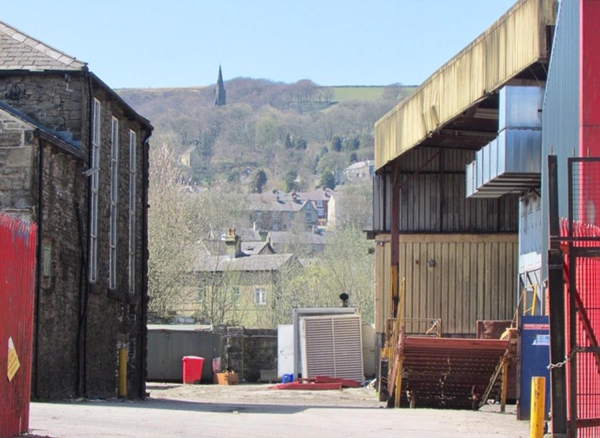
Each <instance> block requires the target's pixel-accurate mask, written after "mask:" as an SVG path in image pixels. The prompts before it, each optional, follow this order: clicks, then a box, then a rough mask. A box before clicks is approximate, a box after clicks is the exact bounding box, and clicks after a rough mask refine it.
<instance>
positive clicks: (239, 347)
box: [215, 327, 277, 382]
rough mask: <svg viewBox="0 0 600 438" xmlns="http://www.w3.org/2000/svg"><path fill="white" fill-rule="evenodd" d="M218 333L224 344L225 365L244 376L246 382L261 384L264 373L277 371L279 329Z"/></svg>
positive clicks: (223, 330) (226, 329) (235, 329)
mask: <svg viewBox="0 0 600 438" xmlns="http://www.w3.org/2000/svg"><path fill="white" fill-rule="evenodd" d="M215 332H216V333H219V334H220V335H221V338H222V341H223V348H222V355H221V358H222V364H223V366H225V367H227V368H228V369H229V370H231V371H235V372H237V373H238V374H240V375H241V377H242V378H243V379H244V380H245V381H246V382H257V381H258V379H259V378H260V371H261V370H276V369H277V330H276V329H246V328H243V327H224V328H217V329H215Z"/></svg>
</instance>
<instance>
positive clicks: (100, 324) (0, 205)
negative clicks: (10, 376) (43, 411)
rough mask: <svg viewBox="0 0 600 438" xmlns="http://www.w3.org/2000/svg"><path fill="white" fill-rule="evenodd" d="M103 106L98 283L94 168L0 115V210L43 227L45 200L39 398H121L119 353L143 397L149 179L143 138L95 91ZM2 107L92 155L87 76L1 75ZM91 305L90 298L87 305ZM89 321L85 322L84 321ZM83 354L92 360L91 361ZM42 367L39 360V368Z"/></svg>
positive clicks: (134, 392)
mask: <svg viewBox="0 0 600 438" xmlns="http://www.w3.org/2000/svg"><path fill="white" fill-rule="evenodd" d="M93 92H94V95H95V96H96V97H97V98H98V99H100V100H101V102H102V126H101V128H102V130H101V156H100V170H99V175H100V196H99V222H98V280H97V281H96V282H95V283H93V284H90V283H88V281H87V279H88V277H87V274H88V268H87V265H86V263H87V259H88V230H89V227H88V221H89V217H88V214H89V212H88V177H86V176H84V175H83V172H84V171H85V170H87V169H88V168H89V163H87V160H82V159H80V158H77V157H75V156H74V155H72V154H69V153H68V152H65V151H64V150H62V149H60V148H58V147H56V146H55V145H52V144H50V143H49V142H46V141H42V140H39V139H37V138H35V137H34V130H35V126H33V125H30V124H28V123H26V122H22V121H20V119H17V118H15V117H13V116H11V115H10V114H9V113H8V112H5V111H2V110H0V209H1V210H7V211H13V212H17V213H19V214H20V215H28V216H29V217H30V218H31V219H33V220H35V221H36V222H39V215H38V211H37V210H38V207H37V206H38V201H39V199H40V195H41V198H42V204H43V212H42V215H43V216H42V219H43V220H42V224H41V242H42V254H43V257H42V259H41V260H38V263H39V264H40V266H42V267H43V269H42V272H41V275H40V279H39V285H40V294H39V320H37V321H36V327H37V331H36V333H37V337H36V339H35V342H36V348H37V351H38V356H37V368H36V369H34V382H33V385H32V388H33V391H34V395H36V394H37V395H38V396H39V397H40V398H43V399H61V398H68V397H75V396H80V395H87V396H89V397H115V396H117V388H118V355H119V348H127V349H128V351H129V363H128V395H129V396H130V397H139V396H141V395H143V394H144V392H145V389H144V388H145V386H144V385H145V361H146V357H145V351H142V344H143V343H144V342H145V339H144V338H143V337H144V336H145V325H146V324H145V321H144V315H145V312H144V311H143V308H144V306H145V305H146V300H145V298H144V297H143V296H142V295H143V292H144V289H143V273H142V267H143V266H144V264H143V261H144V257H145V255H144V254H142V242H143V239H144V238H145V236H143V234H142V219H143V217H144V211H145V209H144V206H143V202H142V200H143V181H142V179H143V176H144V175H143V172H142V165H143V160H144V158H145V157H146V154H145V153H144V151H143V145H142V141H143V140H144V137H145V134H146V133H145V132H143V131H142V127H141V126H140V125H139V124H138V123H137V122H136V121H135V120H134V118H133V117H131V114H130V113H128V114H126V112H127V111H128V110H127V109H126V108H123V107H122V105H121V104H120V103H119V102H118V101H116V100H115V99H114V98H113V97H112V96H110V95H107V94H106V93H105V92H104V91H103V90H102V89H94V91H93ZM0 100H4V101H6V102H8V103H9V104H10V105H11V106H13V107H14V108H15V109H17V110H19V111H21V112H23V113H25V114H26V115H28V116H29V117H31V118H33V119H34V120H36V121H37V122H39V123H42V124H43V125H44V126H46V127H48V128H49V129H51V130H54V131H60V133H61V134H60V135H61V137H63V138H65V139H69V138H70V140H71V143H72V144H75V145H81V150H82V152H83V153H84V156H86V157H87V156H88V143H89V142H88V137H89V135H88V131H89V123H88V120H89V109H88V107H89V103H88V102H89V95H88V88H87V79H86V78H85V77H84V76H82V75H67V76H64V75H62V74H61V75H54V74H51V73H48V74H31V75H20V74H15V75H11V76H0ZM113 115H114V116H115V117H117V118H118V120H119V145H120V147H119V167H118V174H119V180H118V187H119V198H118V212H119V213H118V221H117V223H118V234H117V266H118V268H117V287H116V288H113V289H111V288H109V280H108V278H109V263H108V258H109V230H110V226H109V221H110V187H111V175H110V162H111V120H112V117H113ZM130 129H133V130H134V131H135V132H136V133H137V161H136V167H137V184H136V186H137V196H136V212H137V214H136V236H137V237H136V251H135V253H136V276H135V287H134V289H133V293H130V291H129V260H128V247H129V175H130V173H129V130H130ZM40 143H43V144H44V146H43V160H44V167H43V192H41V193H40V192H39V175H38V174H39V171H38V163H39V157H40V155H39V151H40V146H39V144H40ZM86 297H87V299H86ZM83 315H86V318H83ZM84 353H85V354H84ZM34 365H35V361H34Z"/></svg>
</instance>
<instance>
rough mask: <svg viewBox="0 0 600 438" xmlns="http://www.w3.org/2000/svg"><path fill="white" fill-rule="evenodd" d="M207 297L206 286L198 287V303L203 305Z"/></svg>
mask: <svg viewBox="0 0 600 438" xmlns="http://www.w3.org/2000/svg"><path fill="white" fill-rule="evenodd" d="M205 295H206V288H205V287H204V285H202V284H201V285H200V286H198V290H197V291H196V301H197V302H199V303H201V302H202V301H204V296H205Z"/></svg>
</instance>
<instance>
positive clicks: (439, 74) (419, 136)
mask: <svg viewBox="0 0 600 438" xmlns="http://www.w3.org/2000/svg"><path fill="white" fill-rule="evenodd" d="M556 4H557V2H556V0H521V1H519V2H518V3H517V4H515V5H514V6H513V7H512V8H511V9H510V10H509V11H508V12H507V13H506V14H504V15H503V16H502V17H501V18H500V19H499V20H498V21H496V22H495V23H494V24H493V25H492V26H491V27H490V28H489V29H488V30H486V31H485V32H484V33H483V34H482V35H481V36H479V37H478V38H477V39H476V40H475V41H473V42H472V43H471V44H470V45H468V46H467V47H466V48H465V49H463V50H462V51H461V52H460V53H458V54H457V55H456V56H455V57H454V58H452V59H451V60H450V61H449V62H447V63H446V64H445V65H444V66H442V67H441V68H440V69H439V70H437V71H436V72H435V73H434V74H433V75H431V76H430V77H429V78H428V79H427V80H426V81H425V82H424V83H423V84H422V85H421V87H419V89H418V90H417V91H416V93H415V94H414V95H413V96H412V97H411V98H410V99H407V100H405V101H403V102H402V103H400V104H399V105H398V106H397V107H396V108H394V109H393V110H392V111H390V112H389V113H388V114H386V115H385V116H384V117H382V118H381V119H380V120H379V121H378V122H377V123H376V124H375V165H376V168H377V169H380V168H381V167H383V166H384V165H385V164H386V163H388V162H390V161H391V160H393V159H395V158H396V157H398V156H399V155H401V154H402V153H404V152H406V151H408V150H409V149H411V148H412V147H414V146H416V145H417V144H419V143H420V142H421V141H422V140H424V139H425V138H426V137H427V136H428V135H429V134H430V133H431V132H433V131H434V130H436V129H438V128H439V127H440V126H443V125H444V124H446V123H448V122H449V121H450V120H452V119H453V118H454V117H456V116H457V115H459V114H460V113H461V112H463V111H465V110H466V109H468V108H469V107H471V106H472V105H473V104H474V103H476V102H477V101H479V100H481V99H483V98H484V97H486V96H487V95H488V94H489V93H491V92H493V91H494V90H497V89H498V88H500V87H501V86H502V85H503V84H504V83H506V82H507V81H508V80H510V79H512V78H513V77H515V76H516V75H517V74H519V73H520V72H522V71H523V70H525V69H527V68H528V67H529V66H531V65H533V64H535V63H536V62H538V61H539V60H540V59H546V58H547V56H548V53H547V49H546V47H547V45H546V26H547V25H552V24H554V22H555V19H556Z"/></svg>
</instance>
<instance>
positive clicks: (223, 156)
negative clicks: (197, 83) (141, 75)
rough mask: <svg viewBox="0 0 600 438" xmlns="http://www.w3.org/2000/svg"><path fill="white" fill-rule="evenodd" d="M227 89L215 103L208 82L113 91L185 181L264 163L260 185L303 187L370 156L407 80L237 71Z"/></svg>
mask: <svg viewBox="0 0 600 438" xmlns="http://www.w3.org/2000/svg"><path fill="white" fill-rule="evenodd" d="M225 90H226V92H227V104H226V105H224V106H221V107H216V106H214V87H213V86H207V87H188V88H153V89H122V90H117V92H118V93H119V94H120V95H121V96H122V97H123V98H124V99H125V100H126V101H127V102H128V103H129V104H130V105H131V106H132V107H133V108H134V109H135V110H136V111H138V112H139V113H140V114H142V115H143V116H144V117H146V118H148V119H149V120H150V121H151V122H152V124H153V125H154V127H155V132H154V136H153V143H154V144H157V143H158V144H162V143H168V144H169V145H170V146H171V147H172V148H173V149H174V151H175V153H176V155H178V156H180V157H181V160H180V164H181V166H183V167H184V168H185V169H184V170H185V172H184V173H185V176H186V178H187V180H188V181H190V182H194V183H196V184H199V185H211V184H215V183H219V182H222V181H229V182H236V181H237V182H244V181H245V179H246V177H247V176H249V175H250V174H252V173H255V172H257V171H259V170H264V172H265V174H266V176H267V184H266V186H265V189H274V188H278V189H285V188H286V185H287V188H289V187H290V185H292V186H293V187H294V188H297V189H302V190H304V189H312V188H314V186H315V185H317V184H318V183H319V178H320V176H321V175H322V174H323V172H326V171H330V172H332V173H334V174H336V173H339V172H341V171H342V170H343V169H344V168H346V167H347V166H348V165H350V164H352V163H353V162H356V161H361V160H370V159H373V157H374V152H373V144H374V138H373V126H374V123H375V122H376V121H377V120H378V119H379V118H380V117H381V116H382V115H383V114H385V113H386V112H388V111H389V110H390V109H391V108H393V107H394V106H395V105H396V104H397V103H398V102H399V101H400V100H401V99H402V98H404V97H406V96H408V95H409V93H410V92H411V91H412V87H403V86H401V85H390V86H386V87H384V86H373V87H369V86H336V87H321V86H319V85H317V84H315V83H313V82H311V81H309V80H302V81H298V82H296V83H293V84H285V83H281V82H272V81H268V80H264V79H250V78H236V79H232V80H230V81H226V82H225ZM324 110H325V111H324ZM286 182H287V183H286Z"/></svg>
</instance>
